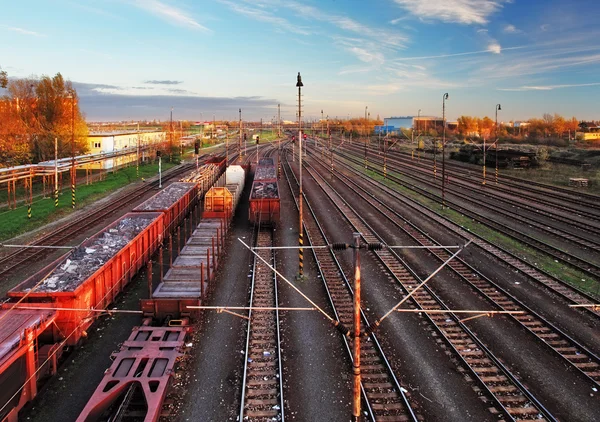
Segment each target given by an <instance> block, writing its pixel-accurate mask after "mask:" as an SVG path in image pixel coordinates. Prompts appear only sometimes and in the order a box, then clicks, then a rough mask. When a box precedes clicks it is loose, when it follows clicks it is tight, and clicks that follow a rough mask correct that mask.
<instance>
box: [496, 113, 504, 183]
mask: <svg viewBox="0 0 600 422" xmlns="http://www.w3.org/2000/svg"><path fill="white" fill-rule="evenodd" d="M499 110H502V107H501V106H500V104H496V126H495V127H494V133H495V135H496V184H498V111H499Z"/></svg>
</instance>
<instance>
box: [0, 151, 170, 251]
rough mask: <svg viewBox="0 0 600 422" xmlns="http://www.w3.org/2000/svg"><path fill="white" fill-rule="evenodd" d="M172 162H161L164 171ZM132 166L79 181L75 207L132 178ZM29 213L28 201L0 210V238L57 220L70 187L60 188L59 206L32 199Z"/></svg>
mask: <svg viewBox="0 0 600 422" xmlns="http://www.w3.org/2000/svg"><path fill="white" fill-rule="evenodd" d="M173 166H174V164H171V163H163V165H162V169H163V171H165V170H167V169H169V168H170V167H173ZM157 172H158V164H150V165H144V166H141V167H140V178H150V177H153V176H155V175H156V174H157ZM136 180H137V179H136V169H135V166H132V167H127V168H124V169H120V170H118V171H117V172H115V173H108V174H107V175H106V179H104V180H102V181H99V182H95V183H94V184H91V185H79V186H77V189H76V191H75V198H76V207H75V210H78V209H80V208H82V207H83V206H84V205H87V204H90V203H92V202H94V201H97V200H98V199H100V198H103V197H105V196H107V195H108V194H110V193H111V192H114V191H115V190H117V189H119V188H121V187H123V186H126V185H128V184H130V183H133V182H135V181H136ZM31 209H32V217H31V219H28V218H27V205H24V204H21V205H20V206H19V207H18V208H17V209H15V210H5V211H3V212H1V213H0V241H1V240H6V239H10V238H11V237H14V236H17V235H19V234H22V233H25V232H28V231H31V230H34V229H36V228H38V227H41V226H43V225H45V224H48V223H50V222H52V221H55V220H58V219H60V218H62V217H64V216H66V215H68V214H70V213H71V212H73V211H75V210H73V209H72V208H71V190H70V189H69V188H68V185H65V188H64V189H63V190H62V192H60V194H59V199H58V207H54V199H53V198H50V197H47V198H39V199H34V202H33V204H32V207H31Z"/></svg>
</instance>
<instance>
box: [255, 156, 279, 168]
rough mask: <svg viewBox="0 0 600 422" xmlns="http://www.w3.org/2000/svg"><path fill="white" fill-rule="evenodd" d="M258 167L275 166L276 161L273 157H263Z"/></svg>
mask: <svg viewBox="0 0 600 422" xmlns="http://www.w3.org/2000/svg"><path fill="white" fill-rule="evenodd" d="M258 165H259V166H274V165H275V159H274V158H272V157H263V158H261V159H259V160H258Z"/></svg>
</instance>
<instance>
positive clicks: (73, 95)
mask: <svg viewBox="0 0 600 422" xmlns="http://www.w3.org/2000/svg"><path fill="white" fill-rule="evenodd" d="M69 97H70V98H71V206H72V207H73V209H74V208H75V184H76V180H77V178H76V176H75V174H76V173H75V92H73V91H71V94H70V95H69Z"/></svg>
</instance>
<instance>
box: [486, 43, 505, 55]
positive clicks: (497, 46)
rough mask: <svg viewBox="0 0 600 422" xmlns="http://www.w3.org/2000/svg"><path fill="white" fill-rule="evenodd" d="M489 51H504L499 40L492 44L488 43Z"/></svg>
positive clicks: (497, 52)
mask: <svg viewBox="0 0 600 422" xmlns="http://www.w3.org/2000/svg"><path fill="white" fill-rule="evenodd" d="M488 51H491V52H492V53H494V54H500V53H501V52H502V47H501V46H500V44H498V42H497V41H492V42H491V43H490V45H488Z"/></svg>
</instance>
